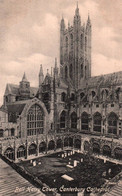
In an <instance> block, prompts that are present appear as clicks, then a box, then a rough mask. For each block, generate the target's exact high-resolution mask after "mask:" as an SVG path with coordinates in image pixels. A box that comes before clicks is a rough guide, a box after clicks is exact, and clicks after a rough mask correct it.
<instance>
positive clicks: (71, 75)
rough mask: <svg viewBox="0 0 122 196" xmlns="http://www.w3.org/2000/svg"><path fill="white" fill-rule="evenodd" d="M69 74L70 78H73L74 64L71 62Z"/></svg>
mask: <svg viewBox="0 0 122 196" xmlns="http://www.w3.org/2000/svg"><path fill="white" fill-rule="evenodd" d="M69 75H70V78H71V79H73V78H72V77H73V68H72V64H70V66H69Z"/></svg>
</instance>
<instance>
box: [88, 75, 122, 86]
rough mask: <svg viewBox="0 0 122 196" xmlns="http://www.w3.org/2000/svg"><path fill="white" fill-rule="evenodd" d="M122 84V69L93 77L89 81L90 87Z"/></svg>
mask: <svg viewBox="0 0 122 196" xmlns="http://www.w3.org/2000/svg"><path fill="white" fill-rule="evenodd" d="M119 84H122V71H119V72H115V73H112V74H106V75H100V76H94V77H91V78H90V79H89V81H88V86H89V87H95V86H98V87H107V86H112V85H119Z"/></svg>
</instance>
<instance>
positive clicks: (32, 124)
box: [27, 104, 44, 136]
mask: <svg viewBox="0 0 122 196" xmlns="http://www.w3.org/2000/svg"><path fill="white" fill-rule="evenodd" d="M43 129H44V113H43V111H42V108H41V107H40V106H38V105H37V104H34V105H33V106H32V107H31V108H30V109H29V111H28V114H27V135H28V136H30V135H36V134H43Z"/></svg>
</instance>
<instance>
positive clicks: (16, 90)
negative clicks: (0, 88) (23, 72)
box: [4, 84, 38, 97]
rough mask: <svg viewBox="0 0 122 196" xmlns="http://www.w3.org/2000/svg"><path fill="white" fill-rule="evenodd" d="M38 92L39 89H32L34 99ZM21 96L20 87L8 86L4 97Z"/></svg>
mask: <svg viewBox="0 0 122 196" xmlns="http://www.w3.org/2000/svg"><path fill="white" fill-rule="evenodd" d="M37 91H38V88H36V87H30V97H33V96H35V95H36V93H37ZM9 94H12V95H19V85H16V84H7V85H6V90H5V94H4V95H9Z"/></svg>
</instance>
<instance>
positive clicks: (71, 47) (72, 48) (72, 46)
mask: <svg viewBox="0 0 122 196" xmlns="http://www.w3.org/2000/svg"><path fill="white" fill-rule="evenodd" d="M71 49H73V35H72V34H71Z"/></svg>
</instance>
